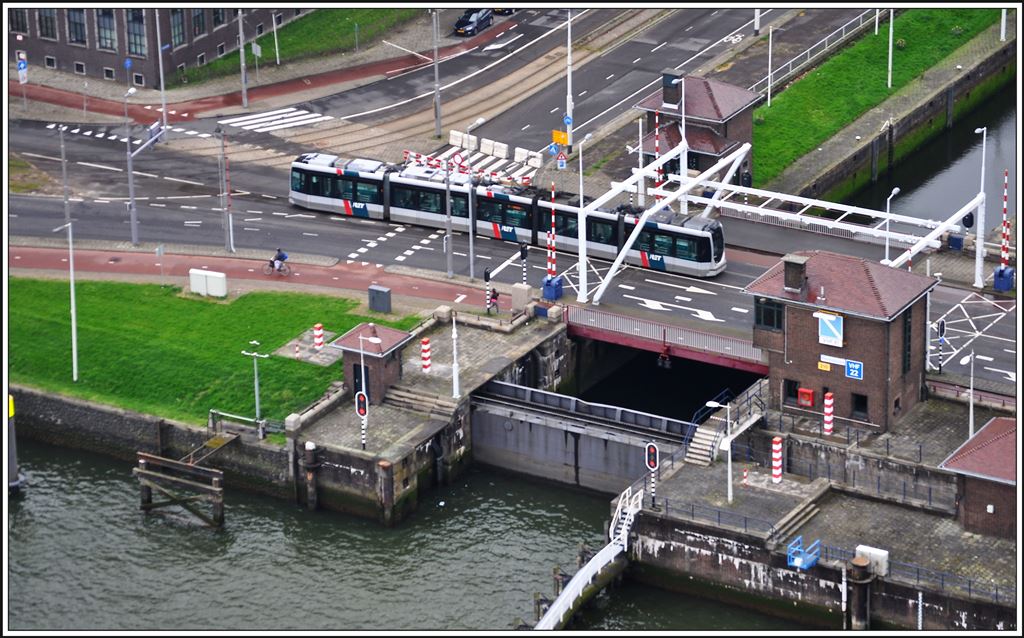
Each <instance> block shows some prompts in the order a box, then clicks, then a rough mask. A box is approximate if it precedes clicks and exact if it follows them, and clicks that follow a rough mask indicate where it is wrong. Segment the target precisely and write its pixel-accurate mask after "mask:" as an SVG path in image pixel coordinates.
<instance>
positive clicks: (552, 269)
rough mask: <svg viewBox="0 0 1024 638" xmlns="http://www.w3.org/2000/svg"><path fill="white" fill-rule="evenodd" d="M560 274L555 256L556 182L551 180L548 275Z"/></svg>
mask: <svg viewBox="0 0 1024 638" xmlns="http://www.w3.org/2000/svg"><path fill="white" fill-rule="evenodd" d="M557 275H558V264H557V258H556V256H555V183H554V182H551V231H550V232H549V233H548V277H551V278H552V279H554V278H555V277H556V276H557Z"/></svg>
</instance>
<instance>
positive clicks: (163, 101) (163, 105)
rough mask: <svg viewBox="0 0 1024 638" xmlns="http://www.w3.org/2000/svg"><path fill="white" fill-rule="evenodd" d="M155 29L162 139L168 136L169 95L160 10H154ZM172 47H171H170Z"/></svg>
mask: <svg viewBox="0 0 1024 638" xmlns="http://www.w3.org/2000/svg"><path fill="white" fill-rule="evenodd" d="M153 13H154V18H155V19H154V20H153V22H154V23H155V28H156V50H157V60H159V64H160V113H161V115H162V118H163V123H164V127H163V128H162V129H161V130H160V138H161V139H166V138H164V135H166V134H167V94H166V93H165V92H164V89H165V87H164V47H163V45H162V44H161V43H160V9H153ZM168 46H170V45H168Z"/></svg>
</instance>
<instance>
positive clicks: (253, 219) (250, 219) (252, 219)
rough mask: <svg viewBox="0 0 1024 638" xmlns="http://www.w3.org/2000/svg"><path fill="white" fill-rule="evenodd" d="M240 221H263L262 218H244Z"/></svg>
mask: <svg viewBox="0 0 1024 638" xmlns="http://www.w3.org/2000/svg"><path fill="white" fill-rule="evenodd" d="M242 221H243V222H261V221H263V218H262V217H246V218H245V219H243V220H242Z"/></svg>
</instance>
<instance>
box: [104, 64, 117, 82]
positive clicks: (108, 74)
mask: <svg viewBox="0 0 1024 638" xmlns="http://www.w3.org/2000/svg"><path fill="white" fill-rule="evenodd" d="M103 79H104V80H113V79H115V78H114V69H112V68H111V67H109V66H105V67H103Z"/></svg>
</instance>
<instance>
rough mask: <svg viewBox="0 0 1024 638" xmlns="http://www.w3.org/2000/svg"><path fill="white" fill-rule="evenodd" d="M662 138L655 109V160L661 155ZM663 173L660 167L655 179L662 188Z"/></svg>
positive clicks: (657, 185)
mask: <svg viewBox="0 0 1024 638" xmlns="http://www.w3.org/2000/svg"><path fill="white" fill-rule="evenodd" d="M660 138H661V127H660V125H659V124H658V112H657V111H655V112H654V161H658V158H659V157H661V152H660V150H659V143H658V142H659V140H660ZM662 175H663V174H662V172H661V169H660V168H659V169H658V179H657V180H655V183H654V186H655V187H656V188H661V184H662V179H661V178H662ZM655 198H656V199H657V200H661V197H660V196H655Z"/></svg>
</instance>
